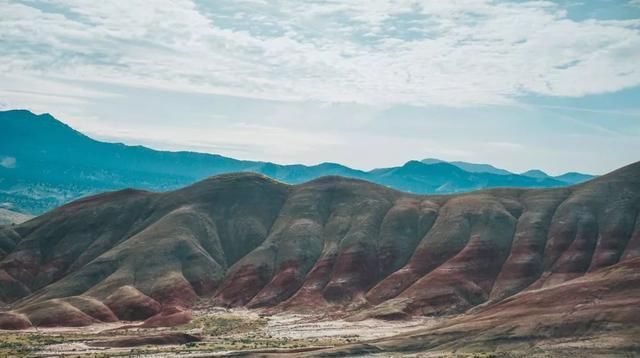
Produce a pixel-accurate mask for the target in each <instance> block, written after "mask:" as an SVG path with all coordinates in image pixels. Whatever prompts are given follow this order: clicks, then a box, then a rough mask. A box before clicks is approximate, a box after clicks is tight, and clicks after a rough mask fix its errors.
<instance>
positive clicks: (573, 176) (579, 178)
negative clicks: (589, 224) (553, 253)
mask: <svg viewBox="0 0 640 358" xmlns="http://www.w3.org/2000/svg"><path fill="white" fill-rule="evenodd" d="M421 162H422V163H424V164H436V163H449V164H451V165H455V166H456V167H458V168H460V169H462V170H465V171H468V172H470V173H490V174H497V175H516V173H513V172H510V171H508V170H505V169H500V168H496V167H494V166H493V165H491V164H476V163H467V162H459V161H455V162H446V161H444V160H440V159H434V158H428V159H423V160H421ZM520 175H521V176H525V177H529V178H535V179H555V180H558V181H561V182H564V183H567V184H578V183H582V182H585V181H587V180H591V179H593V178H595V175H590V174H583V173H576V172H569V173H565V174H562V175H558V176H551V175H549V174H547V173H545V172H543V171H542V170H540V169H531V170H527V171H526V172H523V173H520Z"/></svg>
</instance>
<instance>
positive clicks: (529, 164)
mask: <svg viewBox="0 0 640 358" xmlns="http://www.w3.org/2000/svg"><path fill="white" fill-rule="evenodd" d="M0 13H2V16H0V107H2V108H28V109H31V110H33V111H35V112H50V113H52V114H53V115H55V116H57V117H58V118H60V119H62V120H63V121H65V122H67V123H69V124H71V125H72V126H74V127H75V128H77V129H79V130H81V131H83V132H86V133H88V134H91V135H92V136H94V137H97V138H101V139H106V140H112V141H123V142H125V143H130V144H145V145H149V146H151V147H154V148H159V149H171V150H182V149H186V150H197V151H207V152H212V153H219V154H223V155H228V156H232V157H236V158H241V159H256V160H268V161H274V162H280V163H306V164H315V163H320V162H324V161H332V162H339V163H343V164H346V165H350V166H353V167H356V168H362V169H370V168H373V167H384V166H391V165H399V164H402V163H404V162H406V161H408V160H411V159H421V158H426V157H436V158H441V159H445V160H465V161H472V162H484V163H492V164H494V165H496V166H499V167H504V168H506V169H510V170H514V171H524V170H526V169H530V168H541V169H543V170H546V171H548V172H550V173H554V174H558V173H562V172H566V171H583V172H590V173H596V174H600V173H604V172H607V171H609V170H612V169H614V168H616V167H619V166H622V165H624V164H628V163H630V162H633V161H636V160H639V159H640V156H638V154H637V153H640V86H639V85H640V66H639V64H640V1H638V0H631V1H627V0H619V1H614V0H610V1H606V0H593V1H582V2H581V1H557V2H550V1H488V0H473V1H472V0H469V1H439V0H429V1H426V0H425V1H400V0H398V1H382V0H380V1H365V0H351V1H262V0H240V1H238V0H236V1H229V2H221V1H189V0H150V1H145V2H131V1H103V2H87V1H82V0H42V1H37V0H22V1H6V0H0Z"/></svg>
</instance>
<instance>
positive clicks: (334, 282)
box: [0, 162, 640, 350]
mask: <svg viewBox="0 0 640 358" xmlns="http://www.w3.org/2000/svg"><path fill="white" fill-rule="evenodd" d="M639 212H640V162H639V163H635V164H632V165H629V166H627V167H624V168H621V169H619V170H616V171H614V172H612V173H610V174H607V175H604V176H601V177H599V178H597V179H594V180H591V181H589V182H586V183H583V184H579V185H576V186H571V187H563V188H555V189H513V188H512V189H491V190H482V191H476V192H471V193H466V194H457V195H437V196H421V195H415V194H408V193H402V192H399V191H395V190H392V189H389V188H387V187H384V186H380V185H377V184H373V183H369V182H366V181H362V180H356V179H348V178H342V177H337V176H330V177H322V178H319V179H315V180H312V181H310V182H307V183H304V184H300V185H287V184H284V183H282V182H278V181H275V180H273V179H270V178H267V177H265V176H262V175H257V174H251V173H237V174H225V175H219V176H215V177H212V178H209V179H206V180H204V181H200V182H198V183H196V184H194V185H191V186H188V187H185V188H182V189H179V190H175V191H170V192H166V193H153V192H147V191H140V190H131V189H128V190H122V191H116V192H109V193H104V194H100V195H97V196H92V197H88V198H83V199H80V200H77V201H74V202H72V203H70V204H67V205H64V206H62V207H60V208H57V209H55V210H53V211H51V212H48V213H46V214H44V215H41V216H39V217H36V218H34V219H32V220H30V221H28V222H26V223H23V224H21V225H16V226H13V227H4V228H3V229H2V230H1V231H0V301H2V302H4V303H5V304H7V305H8V311H6V312H3V313H0V327H1V328H4V329H7V328H14V329H15V328H25V327H30V326H56V325H62V326H64V325H71V326H81V325H88V324H91V323H95V322H105V321H107V322H108V321H115V320H145V319H153V317H156V316H157V315H159V314H162V312H164V311H166V310H174V309H175V307H190V306H191V305H193V304H194V302H195V301H196V300H197V299H199V298H207V299H210V300H212V302H214V303H215V304H217V305H221V306H231V307H237V306H242V307H248V308H262V309H268V310H269V311H271V312H277V311H281V310H286V311H318V310H321V311H326V310H331V311H333V312H343V313H344V314H353V315H357V316H359V317H375V318H382V319H402V318H404V317H408V316H413V315H426V316H442V315H456V314H459V313H467V314H466V315H464V316H461V317H463V318H459V319H460V321H452V322H453V323H451V326H447V327H449V328H447V327H441V329H442V331H428V332H422V333H417V334H416V336H412V337H409V338H407V339H409V340H408V341H398V340H399V339H400V338H398V340H396V341H388V342H385V343H384V344H382V343H381V346H380V347H383V348H384V347H387V346H388V349H389V350H394V349H397V347H399V346H402V344H405V343H407V345H405V346H406V347H415V349H423V348H425V347H427V345H428V344H430V343H428V342H433V339H432V340H429V339H428V337H432V338H433V337H435V336H437V337H440V338H441V339H442V342H444V343H443V344H445V343H446V342H450V341H447V339H446V337H449V338H451V339H452V340H453V339H454V338H455V337H459V335H460V334H462V333H460V332H461V331H469V332H478V333H477V334H478V335H481V332H484V330H489V331H490V332H495V335H497V336H499V335H500V334H502V335H503V336H504V335H514V336H517V337H525V338H526V337H527V334H529V335H531V334H533V333H535V332H537V333H536V334H543V335H548V336H550V337H553V336H556V335H557V336H562V335H572V334H575V332H582V331H584V330H586V331H589V332H593V331H597V330H601V329H605V328H606V329H618V328H625V329H626V328H629V327H630V326H632V327H633V325H637V324H639V323H640V305H639V303H640V295H638V294H637V291H638V289H639V288H640V286H639V285H638V275H639V272H638V268H639V265H638V259H639V258H640V221H639V220H637V219H638V213H639ZM534 306H535V309H531V308H533V307H534ZM577 307H584V309H577ZM464 317H466V318H464ZM514 317H517V318H518V319H517V321H513V322H511V323H509V320H512V319H514ZM456 322H459V323H460V324H459V325H457V324H454V323H456ZM536 322H538V323H536ZM494 323H495V324H494ZM545 324H546V325H547V326H549V328H545V327H547V326H545ZM554 327H555V328H554ZM603 327H604V328H603ZM616 327H618V328H616ZM489 328H490V329H489ZM554 329H555V331H554ZM439 332H440V333H442V334H440V333H439ZM495 335H494V336H491V337H493V338H495V337H496V336H495ZM424 337H427V338H424ZM443 337H444V338H443ZM491 337H489V336H486V337H484V338H486V339H489V338H491ZM505 339H507V338H505ZM522 339H524V338H522ZM507 340H508V339H507ZM398 342H404V343H398ZM408 342H413V343H411V344H410V345H408ZM394 347H395V348H394ZM383 348H380V349H383ZM427 348H428V347H427ZM354 349H359V348H357V347H356V348H354ZM384 349H387V348H384ZM425 349H426V348H425Z"/></svg>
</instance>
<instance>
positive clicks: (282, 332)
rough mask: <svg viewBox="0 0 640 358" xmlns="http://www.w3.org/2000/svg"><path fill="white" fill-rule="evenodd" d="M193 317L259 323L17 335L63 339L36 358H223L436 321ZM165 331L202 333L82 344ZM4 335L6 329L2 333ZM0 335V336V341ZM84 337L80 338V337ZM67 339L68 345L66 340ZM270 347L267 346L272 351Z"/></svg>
mask: <svg viewBox="0 0 640 358" xmlns="http://www.w3.org/2000/svg"><path fill="white" fill-rule="evenodd" d="M193 313H194V317H196V318H202V317H205V318H219V317H226V318H229V317H231V318H239V319H241V320H244V321H251V322H256V321H258V320H261V321H262V322H265V320H266V323H264V324H263V325H262V326H260V327H258V328H256V329H255V330H252V331H245V332H230V333H229V334H224V335H221V336H216V337H211V336H206V333H204V334H203V330H202V329H201V328H193V327H183V328H179V327H178V328H158V329H137V328H134V329H128V330H118V329H117V328H120V327H124V326H127V325H131V324H132V323H130V322H119V323H102V324H96V325H92V326H89V327H65V328H39V329H29V330H25V331H21V332H23V333H28V334H38V335H45V336H52V337H54V336H55V337H64V338H63V339H64V340H65V342H62V343H56V344H49V345H45V346H43V347H40V348H39V349H38V350H37V351H35V352H32V353H31V356H37V357H58V356H61V357H64V356H67V357H71V356H73V357H76V356H88V357H92V356H93V357H100V356H105V355H107V356H112V355H114V356H118V355H120V356H128V355H130V354H134V355H135V356H136V357H163V358H164V357H176V356H180V357H205V356H206V357H212V356H224V355H226V354H229V353H233V352H237V351H238V349H225V348H224V347H225V344H227V342H235V343H233V344H237V342H238V340H242V341H243V342H244V341H245V340H247V339H249V340H251V343H250V344H247V348H246V349H240V350H242V351H247V350H252V349H257V350H261V349H290V348H291V349H295V348H313V347H332V346H337V345H341V344H346V343H355V342H359V341H364V340H369V339H375V338H381V337H386V336H392V335H396V334H401V333H404V332H407V331H412V330H415V329H418V328H425V327H429V326H431V325H433V324H435V323H436V320H434V319H426V318H420V319H415V320H410V321H381V320H374V319H368V320H364V321H358V322H350V321H346V320H342V319H338V320H328V319H326V318H323V317H320V316H316V315H303V314H282V313H281V314H276V315H273V316H268V317H261V316H260V315H259V314H258V313H257V312H255V311H249V310H244V309H239V310H226V309H219V308H198V309H196V310H194V312H193ZM169 331H173V332H176V331H179V332H185V333H190V334H196V335H203V337H204V340H203V342H200V345H197V346H195V347H193V346H191V347H186V346H144V347H133V348H100V347H92V346H89V345H87V344H86V342H88V341H89V340H104V339H109V338H111V337H115V336H126V335H150V334H157V333H162V332H169ZM5 332H6V331H5ZM2 334H3V333H2V332H0V337H1V335H2ZM84 337H86V338H84ZM67 339H68V341H66V340H67ZM253 342H276V343H277V344H275V343H274V346H269V348H264V347H261V346H259V347H257V348H256V347H254V346H252V344H253ZM272 347H273V348H272Z"/></svg>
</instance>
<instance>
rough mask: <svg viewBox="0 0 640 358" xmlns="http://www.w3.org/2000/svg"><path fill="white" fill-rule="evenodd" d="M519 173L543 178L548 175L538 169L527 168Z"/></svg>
mask: <svg viewBox="0 0 640 358" xmlns="http://www.w3.org/2000/svg"><path fill="white" fill-rule="evenodd" d="M520 175H524V176H526V177H529V178H536V179H544V178H548V177H549V174H547V173H545V172H543V171H542V170H540V169H531V170H527V171H526V172H524V173H521V174H520Z"/></svg>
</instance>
